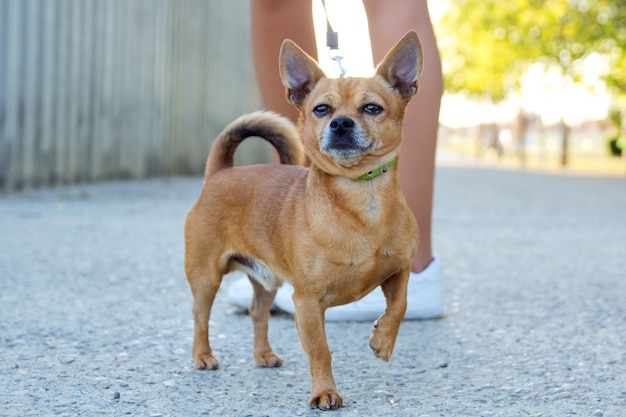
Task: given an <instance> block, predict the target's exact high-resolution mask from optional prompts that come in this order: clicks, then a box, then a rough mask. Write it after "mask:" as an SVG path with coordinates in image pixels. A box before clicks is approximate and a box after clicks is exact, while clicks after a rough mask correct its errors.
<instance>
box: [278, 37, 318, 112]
mask: <svg viewBox="0 0 626 417" xmlns="http://www.w3.org/2000/svg"><path fill="white" fill-rule="evenodd" d="M323 77H325V75H324V71H322V69H321V68H320V67H319V66H318V65H317V62H315V60H314V59H313V58H311V57H310V56H309V55H308V54H307V53H306V52H304V51H303V50H302V49H300V47H299V46H298V45H296V44H295V43H294V42H293V41H291V40H289V39H285V40H284V41H283V44H282V46H281V47H280V78H281V80H282V81H283V85H284V86H285V87H286V88H287V100H289V102H290V103H292V104H294V105H296V106H300V105H301V104H302V102H303V101H304V99H305V98H306V97H307V96H308V95H309V93H310V92H311V90H313V87H315V84H317V82H318V81H319V80H320V79H321V78H323Z"/></svg>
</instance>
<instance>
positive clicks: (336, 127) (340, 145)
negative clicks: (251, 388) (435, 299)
mask: <svg viewBox="0 0 626 417" xmlns="http://www.w3.org/2000/svg"><path fill="white" fill-rule="evenodd" d="M421 70H422V49H421V43H420V41H419V38H418V36H417V34H416V33H415V32H413V31H411V32H409V33H407V34H406V35H405V36H404V37H403V38H402V39H401V40H400V41H399V42H398V44H396V46H394V47H393V48H392V49H391V51H389V52H388V53H387V55H386V56H385V58H384V59H383V61H382V62H381V63H380V64H379V65H378V66H377V68H376V73H375V75H374V76H373V77H371V78H350V77H347V78H339V79H330V78H327V77H326V76H325V75H324V73H323V71H322V70H321V69H320V68H319V66H318V65H317V63H316V62H315V60H314V59H313V58H311V57H310V56H309V55H307V54H306V53H305V52H304V51H302V50H301V49H300V48H299V47H298V46H297V45H296V44H295V43H293V42H292V41H290V40H285V41H284V42H283V44H282V47H281V51H280V76H281V79H282V82H283V84H284V85H285V87H286V90H287V99H288V100H289V101H290V102H291V103H292V104H294V105H295V106H296V107H297V108H298V110H299V112H300V117H299V121H298V129H297V130H296V128H295V126H294V125H293V124H292V123H291V122H290V121H288V120H287V119H284V118H282V117H280V116H278V115H276V114H273V113H268V112H257V113H252V114H250V115H246V116H242V117H241V118H239V119H237V120H235V121H234V122H233V123H232V124H230V125H229V126H228V127H226V129H225V130H224V131H223V132H222V133H221V134H220V135H219V136H218V137H217V138H216V140H215V142H214V143H213V146H212V149H211V152H210V154H209V157H208V161H207V165H206V172H205V179H204V184H203V187H202V191H201V194H200V197H199V199H198V201H197V202H196V203H195V205H194V206H193V207H192V209H191V211H190V212H189V214H188V216H187V221H186V224H185V272H186V275H187V280H188V282H189V286H190V287H191V292H192V294H193V298H194V303H193V317H194V322H195V330H194V341H193V359H194V364H195V367H196V368H197V369H217V368H218V361H217V359H216V358H215V356H214V355H213V352H212V350H211V346H210V344H209V326H208V323H209V315H210V312H211V306H212V304H213V300H214V298H215V294H216V293H217V290H218V288H219V286H220V283H221V281H222V276H223V275H224V274H225V273H227V272H229V271H233V270H240V271H243V272H245V273H246V274H247V275H248V277H249V278H250V281H251V282H252V286H253V288H254V296H253V300H252V304H251V306H250V316H251V318H252V322H253V327H254V359H255V361H256V364H257V365H258V366H264V367H278V366H280V365H281V364H282V359H281V357H280V356H279V355H278V354H276V353H275V352H274V351H273V350H272V348H271V347H270V344H269V342H268V338H267V330H268V319H269V314H270V306H271V304H272V301H273V299H274V296H275V294H276V289H277V288H278V287H280V286H281V285H282V284H283V282H284V281H289V282H291V284H292V285H293V288H294V293H293V302H294V306H295V311H296V314H295V322H296V327H297V330H298V335H299V337H300V342H301V344H302V347H303V348H304V350H305V351H306V353H307V355H308V359H309V366H310V370H311V378H312V388H311V398H310V402H309V405H310V406H311V407H312V408H315V407H317V408H320V409H336V408H339V407H341V406H342V404H343V399H342V397H341V396H340V395H339V393H338V392H337V387H336V386H335V381H334V378H333V373H332V368H331V354H330V351H329V348H328V344H327V341H326V333H325V324H324V311H325V310H326V309H327V308H329V307H332V306H336V305H340V304H346V303H350V302H352V301H355V300H358V299H360V298H362V297H363V296H365V295H366V294H368V293H369V292H370V291H372V290H373V289H374V288H376V287H377V286H379V285H380V286H381V287H382V290H383V292H384V294H385V298H386V300H387V309H386V311H385V312H384V313H383V314H382V315H381V316H380V317H379V318H378V320H377V321H376V322H375V324H374V330H373V333H372V336H371V338H370V342H369V343H370V346H371V348H372V350H373V351H374V354H375V355H376V356H377V357H379V358H380V359H382V360H383V361H388V360H389V357H390V356H391V353H392V352H393V348H394V344H395V340H396V336H397V334H398V329H399V327H400V323H401V321H402V319H403V317H404V313H405V311H406V303H407V301H406V290H407V282H408V278H409V273H410V263H411V259H412V258H413V256H414V255H415V252H416V250H417V225H416V223H415V218H414V217H413V214H412V213H411V211H410V210H409V208H408V206H407V204H406V202H405V200H404V197H403V195H402V192H401V190H400V182H399V178H398V172H397V167H398V165H397V160H398V149H399V147H400V141H401V140H402V119H403V116H404V110H405V107H406V105H407V104H408V102H409V100H410V99H411V97H412V96H413V95H414V94H415V93H416V92H417V89H418V78H419V75H420V73H421ZM250 136H257V137H261V138H264V139H265V140H267V141H268V142H270V143H271V144H272V145H273V146H274V147H275V148H276V150H277V151H278V154H279V156H280V160H281V164H280V165H255V166H244V167H233V156H234V153H235V149H236V148H237V146H238V145H239V144H240V143H241V142H242V141H243V140H244V139H246V138H247V137H250ZM305 154H306V156H307V157H308V158H309V160H310V168H305V167H303V166H301V165H303V164H304V162H305Z"/></svg>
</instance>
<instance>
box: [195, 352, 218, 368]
mask: <svg viewBox="0 0 626 417" xmlns="http://www.w3.org/2000/svg"><path fill="white" fill-rule="evenodd" d="M193 362H194V366H195V368H196V369H198V370H204V369H209V370H215V369H217V368H219V367H220V363H219V362H218V360H217V358H215V356H213V354H212V353H201V354H199V355H194V358H193Z"/></svg>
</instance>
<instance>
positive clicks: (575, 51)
mask: <svg viewBox="0 0 626 417" xmlns="http://www.w3.org/2000/svg"><path fill="white" fill-rule="evenodd" d="M448 3H449V4H448V6H449V7H448V10H447V13H446V14H445V15H444V17H443V19H442V20H441V25H440V27H439V29H440V30H439V33H438V35H439V40H440V45H441V50H442V55H443V60H444V74H445V82H446V89H447V91H450V92H453V93H454V92H462V93H465V94H467V95H469V96H473V97H476V98H481V99H488V100H491V101H495V102H497V101H500V100H502V99H503V98H505V97H506V96H507V94H508V93H510V92H512V91H516V90H518V88H519V84H520V76H521V74H522V73H523V72H524V71H525V70H527V69H528V68H529V67H530V65H532V64H534V63H537V62H541V63H543V64H544V66H545V67H546V68H558V69H560V71H561V76H562V82H563V84H562V86H563V88H565V86H566V85H567V84H568V83H572V82H574V83H575V82H580V81H581V80H582V77H583V71H584V60H585V58H587V57H589V56H590V55H592V54H598V55H600V56H601V57H602V58H603V59H604V60H605V62H606V63H607V68H608V72H607V74H605V75H606V76H605V80H606V82H607V85H608V86H609V87H610V88H612V89H613V91H615V92H616V94H617V95H618V96H622V97H625V96H626V0H613V1H611V0H545V1H543V0H508V1H505V2H504V1H499V0H456V1H452V0H449V2H448ZM569 130H570V129H569V127H568V126H566V125H565V123H563V149H562V156H561V163H562V164H564V165H565V164H567V154H568V149H567V148H568V134H569Z"/></svg>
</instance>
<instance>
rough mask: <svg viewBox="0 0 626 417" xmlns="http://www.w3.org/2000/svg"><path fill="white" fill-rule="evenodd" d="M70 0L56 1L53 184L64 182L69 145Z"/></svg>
mask: <svg viewBox="0 0 626 417" xmlns="http://www.w3.org/2000/svg"><path fill="white" fill-rule="evenodd" d="M69 1H70V0H58V1H57V2H55V3H56V5H57V16H58V18H57V20H56V27H57V31H58V45H57V56H56V66H57V79H56V84H57V94H56V100H55V101H56V104H55V107H56V109H57V117H56V129H55V136H56V140H55V147H56V149H55V162H54V169H53V172H54V174H53V183H55V184H61V183H64V182H66V178H67V176H66V169H67V159H68V155H67V147H68V144H69V140H68V130H69V112H68V111H67V109H68V103H69V91H68V87H67V86H68V83H69V76H68V68H69V66H70V65H69V60H70V56H69V43H70V23H71V19H70V16H69V13H70V8H69Z"/></svg>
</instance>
